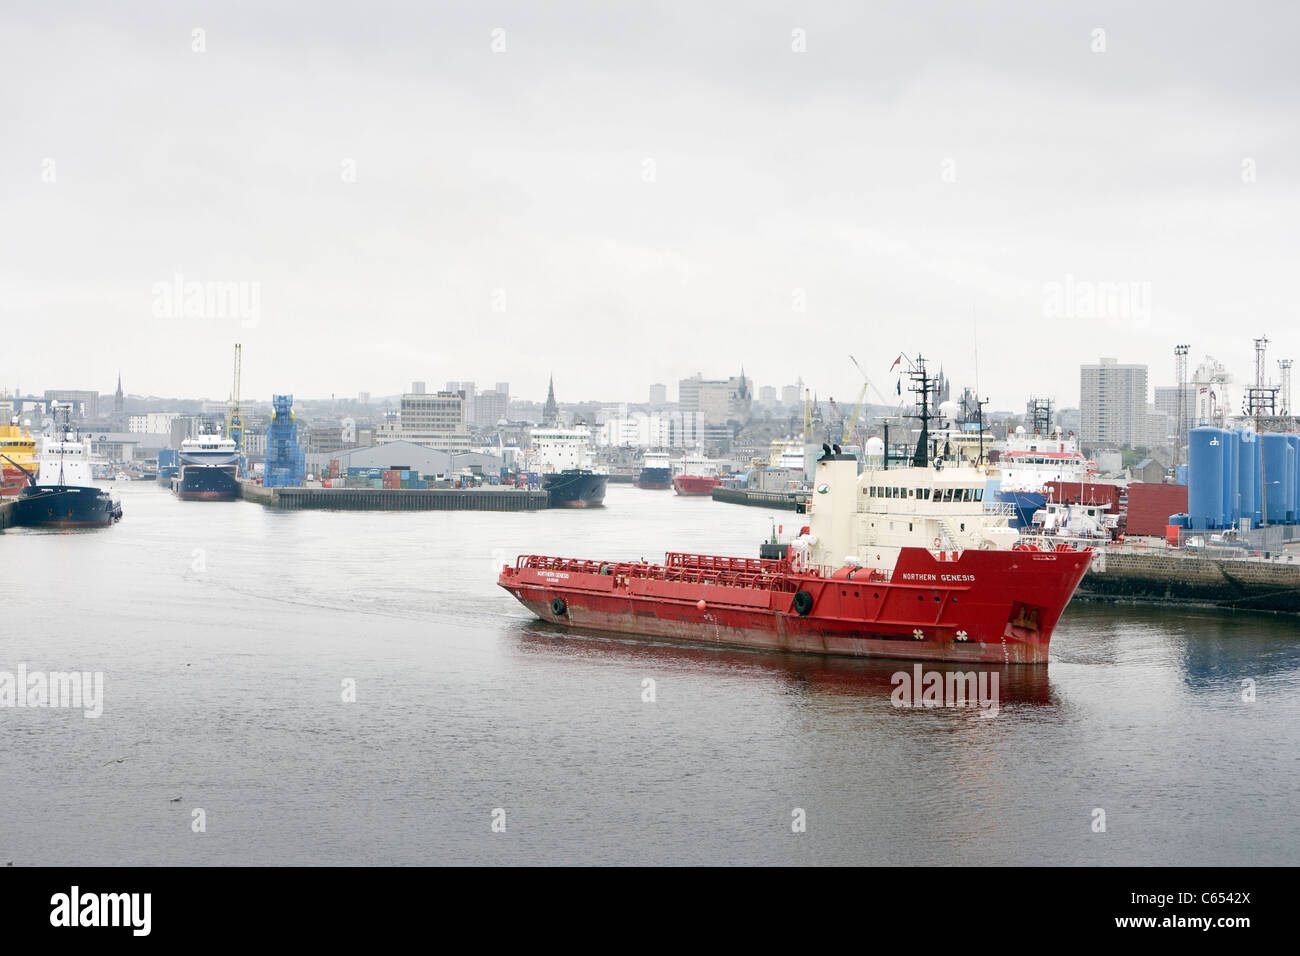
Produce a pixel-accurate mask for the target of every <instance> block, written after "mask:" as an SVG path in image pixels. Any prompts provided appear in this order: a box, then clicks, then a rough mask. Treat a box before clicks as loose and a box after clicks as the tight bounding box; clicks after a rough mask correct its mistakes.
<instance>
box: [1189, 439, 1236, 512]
mask: <svg viewBox="0 0 1300 956" xmlns="http://www.w3.org/2000/svg"><path fill="white" fill-rule="evenodd" d="M1226 454H1227V440H1226V432H1225V431H1224V430H1223V429H1222V428H1193V429H1192V430H1191V431H1190V432H1189V433H1188V449H1187V476H1188V477H1187V515H1188V518H1189V520H1190V522H1191V525H1190V526H1191V527H1193V528H1197V529H1198V530H1200V529H1205V528H1222V527H1224V526H1225V525H1224V511H1223V496H1224V492H1223V473H1224V458H1225V457H1226Z"/></svg>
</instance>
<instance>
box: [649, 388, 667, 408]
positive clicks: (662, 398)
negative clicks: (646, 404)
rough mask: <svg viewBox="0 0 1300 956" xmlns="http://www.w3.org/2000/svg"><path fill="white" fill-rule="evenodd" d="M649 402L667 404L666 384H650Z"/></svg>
mask: <svg viewBox="0 0 1300 956" xmlns="http://www.w3.org/2000/svg"><path fill="white" fill-rule="evenodd" d="M650 404H651V405H667V404H668V386H667V385H660V384H658V383H656V384H654V385H651V386H650Z"/></svg>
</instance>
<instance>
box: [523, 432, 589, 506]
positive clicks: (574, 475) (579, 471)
mask: <svg viewBox="0 0 1300 956" xmlns="http://www.w3.org/2000/svg"><path fill="white" fill-rule="evenodd" d="M531 437H532V445H533V447H532V449H531V450H530V452H529V455H528V461H529V469H530V470H531V471H534V472H536V473H537V474H538V476H539V477H540V481H541V486H542V489H543V490H544V491H546V493H547V494H548V495H549V496H550V497H549V501H550V507H552V508H599V507H601V506H603V505H604V503H605V488H606V485H607V484H608V482H609V476H608V475H607V474H604V473H601V472H598V471H595V470H594V469H593V468H592V467H591V464H590V454H589V448H590V442H591V434H590V433H589V432H588V431H587V429H586V428H584V427H581V426H576V427H574V428H561V427H558V426H546V427H541V428H534V429H533V430H532V433H531Z"/></svg>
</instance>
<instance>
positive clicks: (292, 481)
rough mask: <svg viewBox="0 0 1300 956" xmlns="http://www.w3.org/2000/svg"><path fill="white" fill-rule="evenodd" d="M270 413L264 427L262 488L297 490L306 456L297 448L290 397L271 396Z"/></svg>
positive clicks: (296, 427) (302, 474)
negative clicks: (271, 410)
mask: <svg viewBox="0 0 1300 956" xmlns="http://www.w3.org/2000/svg"><path fill="white" fill-rule="evenodd" d="M271 403H272V405H273V406H274V409H275V410H274V411H273V412H272V415H271V424H270V425H268V426H267V427H266V469H265V472H264V473H263V477H262V485H263V486H264V487H267V488H299V487H301V486H302V481H303V479H304V478H305V477H306V476H307V456H306V455H305V454H304V453H303V450H302V448H301V447H299V445H298V423H297V422H296V421H294V417H293V396H292V395H273V396H271Z"/></svg>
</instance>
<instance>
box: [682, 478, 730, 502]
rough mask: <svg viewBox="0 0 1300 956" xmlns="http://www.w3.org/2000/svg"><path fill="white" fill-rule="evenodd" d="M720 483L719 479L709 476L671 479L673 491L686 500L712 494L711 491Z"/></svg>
mask: <svg viewBox="0 0 1300 956" xmlns="http://www.w3.org/2000/svg"><path fill="white" fill-rule="evenodd" d="M721 483H722V479H721V478H714V477H713V476H711V475H678V476H677V477H676V478H674V479H673V491H675V492H677V493H678V494H679V495H682V496H684V497H688V498H689V497H695V496H705V495H711V494H713V489H714V488H716V487H718V485H719V484H721Z"/></svg>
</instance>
